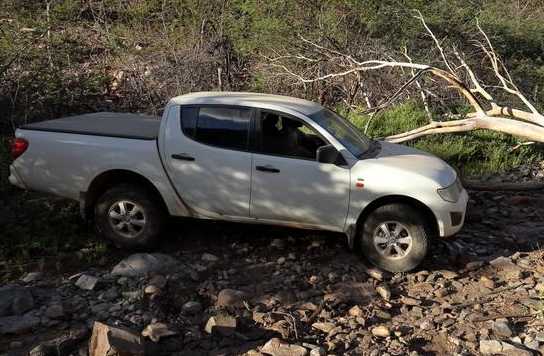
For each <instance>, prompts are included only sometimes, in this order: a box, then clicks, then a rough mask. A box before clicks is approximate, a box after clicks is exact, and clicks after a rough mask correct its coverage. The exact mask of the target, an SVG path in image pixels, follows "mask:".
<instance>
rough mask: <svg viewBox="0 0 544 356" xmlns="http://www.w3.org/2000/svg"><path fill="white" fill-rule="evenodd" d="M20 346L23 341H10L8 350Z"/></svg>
mask: <svg viewBox="0 0 544 356" xmlns="http://www.w3.org/2000/svg"><path fill="white" fill-rule="evenodd" d="M21 347H23V343H22V342H21V341H12V342H10V343H9V349H10V350H15V349H20V348H21Z"/></svg>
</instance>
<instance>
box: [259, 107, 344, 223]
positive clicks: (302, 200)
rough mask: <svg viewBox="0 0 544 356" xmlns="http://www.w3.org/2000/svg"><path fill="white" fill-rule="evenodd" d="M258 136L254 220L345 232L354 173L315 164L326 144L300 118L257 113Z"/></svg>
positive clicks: (338, 167) (280, 114)
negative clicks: (319, 149) (343, 230)
mask: <svg viewBox="0 0 544 356" xmlns="http://www.w3.org/2000/svg"><path fill="white" fill-rule="evenodd" d="M256 132H257V134H256V138H257V140H256V146H257V147H256V151H257V152H256V153H254V155H253V165H252V183H251V204H250V215H251V217H253V218H256V219H263V220H270V221H282V222H289V223H295V224H303V225H312V226H316V227H323V228H334V229H337V230H342V229H343V227H344V224H345V220H346V215H347V211H348V204H349V178H350V177H349V174H350V171H349V169H348V168H347V167H340V166H337V165H334V164H325V163H320V162H318V161H317V160H316V151H317V148H318V147H320V146H323V145H326V144H328V142H326V140H325V139H324V138H323V137H321V136H320V135H319V134H318V133H317V132H316V131H315V130H314V129H313V128H311V127H310V126H309V125H307V124H305V123H304V122H303V121H302V120H300V119H298V118H294V117H291V116H287V115H284V114H282V113H277V112H272V111H260V112H259V114H258V118H257V120H256Z"/></svg>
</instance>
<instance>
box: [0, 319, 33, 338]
mask: <svg viewBox="0 0 544 356" xmlns="http://www.w3.org/2000/svg"><path fill="white" fill-rule="evenodd" d="M39 324H40V319H39V318H36V317H34V316H32V315H29V314H25V315H22V316H19V315H14V316H5V317H2V318H0V335H2V334H23V333H25V332H28V331H30V330H32V328H34V327H36V326H38V325H39Z"/></svg>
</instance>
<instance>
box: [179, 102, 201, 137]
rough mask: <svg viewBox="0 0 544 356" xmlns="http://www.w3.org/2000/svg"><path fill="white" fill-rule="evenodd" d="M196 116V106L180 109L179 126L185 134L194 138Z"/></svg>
mask: <svg viewBox="0 0 544 356" xmlns="http://www.w3.org/2000/svg"><path fill="white" fill-rule="evenodd" d="M197 117H198V108H194V107H188V108H182V109H181V127H182V129H183V133H184V134H185V136H188V137H190V138H195V132H196V119H197Z"/></svg>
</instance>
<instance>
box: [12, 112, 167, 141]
mask: <svg viewBox="0 0 544 356" xmlns="http://www.w3.org/2000/svg"><path fill="white" fill-rule="evenodd" d="M160 125H161V120H160V118H159V117H156V116H150V115H141V114H129V113H115V112H98V113H93V114H83V115H75V116H68V117H63V118H61V119H55V120H47V121H41V122H36V123H33V124H28V125H25V126H23V127H21V128H22V129H23V130H36V131H51V132H65V133H72V134H81V135H94V136H110V137H120V138H132V139H140V140H154V139H156V138H157V136H158V135H159V129H160Z"/></svg>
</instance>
